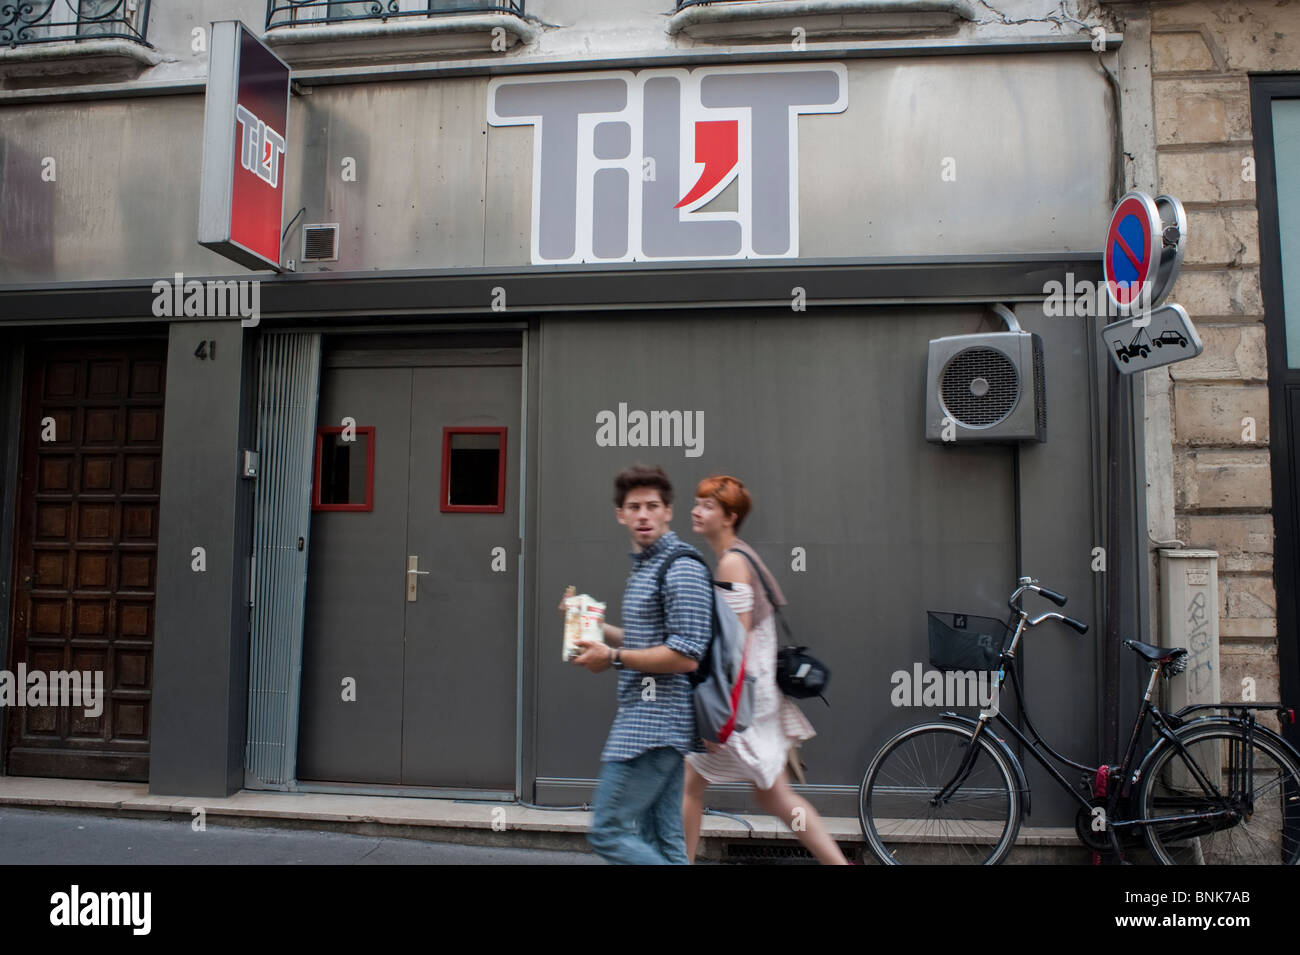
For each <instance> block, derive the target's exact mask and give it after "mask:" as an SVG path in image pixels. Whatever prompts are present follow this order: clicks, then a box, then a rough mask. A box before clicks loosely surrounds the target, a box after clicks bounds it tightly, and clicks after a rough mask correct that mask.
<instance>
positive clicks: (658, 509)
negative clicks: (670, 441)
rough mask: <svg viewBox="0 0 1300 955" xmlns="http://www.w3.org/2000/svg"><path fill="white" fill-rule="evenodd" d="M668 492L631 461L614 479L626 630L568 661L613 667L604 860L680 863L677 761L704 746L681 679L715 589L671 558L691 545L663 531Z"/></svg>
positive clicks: (660, 476)
mask: <svg viewBox="0 0 1300 955" xmlns="http://www.w3.org/2000/svg"><path fill="white" fill-rule="evenodd" d="M672 502H673V486H672V484H671V483H670V482H669V481H668V475H667V474H665V473H664V472H663V470H662V469H660V468H657V467H654V468H648V467H643V466H640V465H637V466H635V467H631V468H628V469H626V470H625V471H622V472H620V473H619V475H618V477H616V478H615V479H614V503H615V504H617V505H618V510H617V511H616V514H617V517H618V522H619V523H620V524H623V525H624V526H625V527H627V530H628V536H629V537H631V539H632V547H633V552H632V555H631V556H632V573H631V574H630V575H629V576H628V579H627V589H626V590H625V591H624V592H623V627H622V628H621V629H620V628H618V627H612V626H610V625H609V624H605V631H604V632H605V640H606V644H608V645H606V644H600V643H587V642H585V641H580V642H579V647H581V649H582V653H581V655H579V656H578V657H576V658H575V659H574V661H573V662H574V663H576V664H577V665H578V666H584V667H586V668H587V669H588V670H590V671H592V672H593V673H599V672H601V671H602V670H604V669H606V668H608V667H611V666H612V667H614V668H615V669H616V670H619V671H620V672H619V676H618V715H617V716H615V717H614V723H613V725H612V726H611V727H610V730H609V739H608V740H607V741H606V743H605V749H604V751H603V752H602V753H601V756H600V758H601V772H600V783H599V785H598V786H597V789H596V799H595V803H594V805H593V807H592V813H593V816H592V824H591V830H590V832H589V833H588V834H587V840H588V841H589V842H590V843H591V845H592V848H594V849H595V850H596V852H597V853H598V854H599V855H600V856H601V857H602V858H604V859H606V860H608V861H610V862H616V863H625V864H631V865H666V864H667V865H686V864H688V860H687V858H686V837H685V834H684V833H683V831H682V779H683V766H682V757H683V756H685V755H686V754H687V753H689V752H693V751H694V752H698V751H702V750H703V746H702V745H701V743H700V738H699V734H698V733H696V731H695V709H694V703H693V700H692V693H693V692H694V690H693V688H692V686H691V683H690V680H689V679H688V678H687V676H686V674H687V673H690V672H691V671H693V670H695V669H696V668H697V667H698V665H699V662H698V661H699V659H700V657H702V656H703V655H704V651H705V649H706V648H707V647H708V644H709V638H710V636H711V634H712V626H713V590H712V580H711V578H710V575H709V572H708V571H707V570H706V569H705V567H704V565H702V564H701V563H700V562H699V561H696V560H693V559H691V558H680V559H678V560H675V561H673V563H672V565H671V566H670V567H669V568H668V573H667V575H666V576H665V578H664V586H663V594H662V600H661V599H660V595H659V594H657V593H656V581H657V578H658V575H659V569H660V568H661V567H662V566H663V563H664V560H665V559H666V558H667V557H668V555H669V554H671V553H673V552H674V551H678V550H692V551H694V550H695V548H693V547H690V546H689V545H687V544H684V543H682V541H681V539H680V538H678V536H677V535H676V534H674V533H673V532H672V531H670V530H669V529H668V524H669V522H670V521H671V520H672V519H673V509H672Z"/></svg>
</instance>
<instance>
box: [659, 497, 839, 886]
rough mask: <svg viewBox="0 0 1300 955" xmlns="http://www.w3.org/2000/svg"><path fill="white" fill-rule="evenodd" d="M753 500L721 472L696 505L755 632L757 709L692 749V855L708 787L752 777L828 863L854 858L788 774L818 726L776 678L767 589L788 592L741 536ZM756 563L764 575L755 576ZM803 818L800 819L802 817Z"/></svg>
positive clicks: (694, 516) (687, 791)
mask: <svg viewBox="0 0 1300 955" xmlns="http://www.w3.org/2000/svg"><path fill="white" fill-rule="evenodd" d="M751 503H752V502H751V501H750V497H749V492H748V491H746V490H745V485H743V484H741V483H740V481H738V480H736V479H735V478H734V477H730V476H728V475H716V476H714V477H709V478H705V479H704V480H703V481H701V482H700V484H699V487H697V488H696V489H695V506H694V507H693V508H692V509H691V530H693V531H694V532H695V533H697V534H699V535H701V536H702V537H704V538H705V539H706V540H707V541H708V542H709V546H710V547H712V548H713V552H714V553H715V554H717V555H718V570H717V573H716V574H715V575H714V577H715V579H717V580H720V581H729V582H730V583H731V585H732V589H731V590H724V591H723V593H724V594H725V595H726V599H727V603H728V604H730V605H731V608H732V609H733V610H735V611H736V615H737V616H738V617H739V618H740V622H741V623H742V624H743V625H744V627H745V630H746V632H747V633H748V636H749V651H748V655H747V657H746V665H745V670H746V673H752V674H754V684H753V686H754V690H753V693H754V709H753V718H752V720H751V721H750V725H749V727H748V728H746V729H745V730H743V731H742V732H740V733H733V734H732V735H731V737H730V738H729V739H728V740H727V742H726V743H725V744H723V745H721V746H718V745H717V744H715V743H707V742H706V744H705V745H706V747H707V749H708V752H707V753H691V754H690V755H688V756H687V757H686V782H685V787H684V792H683V794H682V827H683V828H684V829H685V830H686V855H687V856H688V857H689V858H690V860H691V861H692V862H694V861H695V850H696V847H697V846H698V845H699V843H700V820H701V817H702V816H703V813H704V793H705V790H707V789H708V787H709V784H710V783H722V782H748V783H750V784H752V785H753V787H754V792H755V794H756V796H757V798H758V802H759V805H761V806H762V807H763V808H764V809H765V810H767V811H768V812H770V813H772V815H774V816H776V817H778V818H779V819H781V821H782V822H784V823H785V824H786V825H787V826H789V827H790V828H791V829H792V830H793V831H794V833H795V834H796V835H797V836H798V837H799V841H800V842H802V843H803V844H804V847H805V848H806V849H808V851H809V852H811V853H812V854H813V855H815V856H816V857H817V858H818V859H819V860H820V861H821V862H823V863H824V864H826V865H847V864H848V860H847V859H845V858H844V853H842V852H841V851H840V847H839V846H838V845H836V844H835V840H834V839H832V838H831V837H830V833H828V832H827V831H826V826H825V824H824V823H823V822H822V820H821V817H820V816H818V815H817V810H815V809H813V807H812V806H811V805H809V804H808V801H807V800H805V799H804V798H803V797H801V796H800V795H798V794H797V793H796V792H795V791H794V790H793V789H791V788H790V784H789V783H788V782H787V781H786V779H785V768H786V759H787V754H788V752H789V748H790V747H791V746H792V745H798V744H799V743H801V742H803V741H804V740H806V739H809V738H810V737H812V736H813V735H815V731H814V730H813V728H812V725H811V724H809V722H808V720H807V718H806V717H805V716H804V715H803V712H802V711H801V710H800V709H799V707H797V706H796V705H795V704H794V703H793V702H792V701H791V700H789V699H787V698H786V696H785V694H784V693H782V692H781V690H780V688H779V687H778V686H777V685H776V629H775V619H774V617H773V614H774V612H775V608H774V607H773V606H772V601H769V600H768V598H767V592H768V591H771V593H772V598H773V599H774V600H775V601H776V604H777V606H784V604H785V602H786V600H785V596H784V595H783V594H782V593H781V588H780V587H778V586H777V583H776V580H775V579H774V578H773V577H772V574H771V573H770V572H769V571H768V569H767V567H766V566H765V565H764V564H763V561H762V560H761V559H760V558H759V556H758V554H757V553H755V552H754V549H753V548H752V547H750V546H749V545H748V544H746V543H745V542H744V541H742V540H741V539H740V538H738V537H737V536H736V532H737V531H739V530H740V525H741V522H743V521H744V519H745V517H746V516H747V515H748V514H749V509H750V505H751ZM737 551H741V552H743V554H742V553H737ZM746 556H748V557H749V558H750V559H751V560H752V561H753V562H754V563H753V564H751V563H750V561H749V560H746V559H745V558H746ZM755 565H757V566H758V568H760V570H761V572H762V574H763V578H764V579H763V580H756V579H754V566H755ZM764 583H766V585H767V586H766V587H764ZM801 816H802V818H800V817H801ZM796 821H797V822H800V823H801V824H800V825H795V824H794V823H795V822H796Z"/></svg>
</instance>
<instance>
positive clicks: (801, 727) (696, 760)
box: [686, 583, 817, 789]
mask: <svg viewBox="0 0 1300 955" xmlns="http://www.w3.org/2000/svg"><path fill="white" fill-rule="evenodd" d="M723 596H724V597H725V598H726V601H727V603H728V604H729V605H730V606H731V609H732V610H734V611H736V613H748V612H750V611H752V610H753V609H754V590H753V588H752V587H750V586H749V585H748V584H740V583H737V584H732V589H731V590H729V591H727V590H724V591H723ZM745 672H746V673H747V674H748V673H753V674H754V690H753V694H754V708H753V717H752V719H751V721H750V725H749V727H748V728H747V729H746V730H744V732H741V733H732V734H731V736H730V738H729V739H728V740H727V742H726V743H725V744H724V745H723V747H722V749H721V751H719V752H715V753H691V754H689V755H688V756H687V757H686V759H687V761H688V762H689V763H690V765H691V768H692V769H694V770H695V771H696V772H697V773H699V774H700V775H701V776H703V777H704V778H705V779H707V780H708V781H709V782H710V783H732V782H751V783H754V784H755V785H756V786H758V788H759V789H771V788H772V787H773V786H774V785H776V781H777V779H778V778H780V776H781V773H782V772H784V771H785V768H786V759H787V752H788V750H789V748H790V746H797V745H798V744H800V743H802V742H803V741H804V740H806V739H811V738H812V737H814V736H816V735H817V731H816V730H814V729H813V728H812V724H811V723H809V722H808V718H807V717H805V716H804V715H803V711H802V710H800V709H799V707H798V706H796V705H795V703H794V701H793V700H791V699H790V698H789V697H787V696H786V695H785V694H784V693H782V692H781V689H780V687H778V686H777V685H776V623H775V614H768V616H767V618H766V619H765V620H764V621H763V622H762V623H761V624H760V625H759V626H757V627H755V628H754V629H753V630H750V631H749V654H748V656H747V657H746V662H745Z"/></svg>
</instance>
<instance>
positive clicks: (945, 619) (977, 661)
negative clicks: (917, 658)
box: [926, 610, 1011, 670]
mask: <svg viewBox="0 0 1300 955" xmlns="http://www.w3.org/2000/svg"><path fill="white" fill-rule="evenodd" d="M926 617H928V618H929V625H930V666H932V667H934V668H935V669H936V670H996V669H997V668H998V655H999V654H1000V653H1001V652H1002V651H1003V650H1004V649H1005V648H1006V644H1007V639H1008V638H1009V637H1010V636H1011V631H1010V630H1008V629H1007V625H1006V623H1005V622H1004V621H1001V620H997V619H994V618H993V617H977V616H975V615H974V614H969V613H949V612H947V611H935V610H930V611H927V612H926Z"/></svg>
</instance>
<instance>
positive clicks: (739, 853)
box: [722, 842, 856, 865]
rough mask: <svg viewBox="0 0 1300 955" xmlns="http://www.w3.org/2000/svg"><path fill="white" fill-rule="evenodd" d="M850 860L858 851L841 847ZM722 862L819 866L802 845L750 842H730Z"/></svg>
mask: <svg viewBox="0 0 1300 955" xmlns="http://www.w3.org/2000/svg"><path fill="white" fill-rule="evenodd" d="M840 849H841V851H843V853H844V854H845V855H846V856H847V857H848V858H850V859H852V858H853V857H854V854H855V852H856V850H855V849H854V848H852V847H845V846H840ZM722 862H724V863H726V862H735V863H755V862H757V863H763V864H766V865H817V859H816V857H815V856H814V855H813V854H812V853H811V852H809V851H808V850H807V849H805V848H804V847H803V846H800V845H793V846H791V845H777V844H772V845H763V844H762V843H759V844H758V845H753V844H751V843H749V842H729V843H727V844H726V845H725V846H723V849H722Z"/></svg>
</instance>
